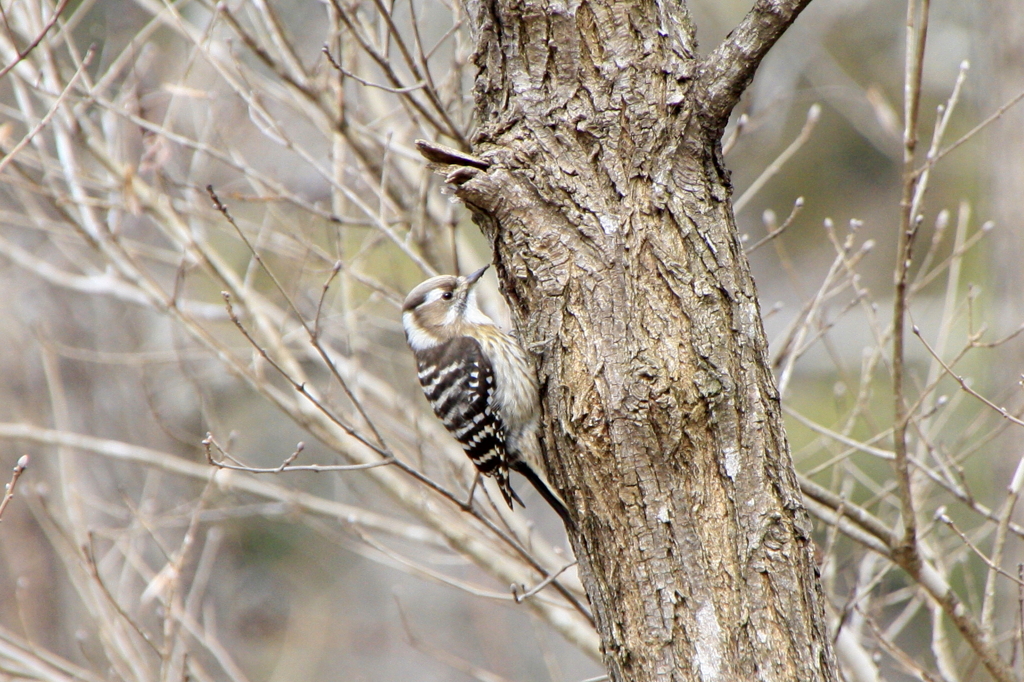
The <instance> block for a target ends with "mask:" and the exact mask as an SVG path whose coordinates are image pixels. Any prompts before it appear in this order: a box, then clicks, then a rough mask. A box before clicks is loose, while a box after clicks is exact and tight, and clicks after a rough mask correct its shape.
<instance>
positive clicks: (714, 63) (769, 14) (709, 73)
mask: <svg viewBox="0 0 1024 682" xmlns="http://www.w3.org/2000/svg"><path fill="white" fill-rule="evenodd" d="M810 2H811V0H758V1H757V2H756V3H755V4H754V6H753V7H752V8H751V10H750V11H749V12H748V13H747V16H745V17H743V21H741V22H740V24H739V26H737V27H736V28H735V29H733V31H732V32H731V33H730V34H729V35H728V36H726V38H725V40H723V41H722V44H721V45H719V46H718V47H716V48H715V51H714V52H712V53H711V54H710V55H708V57H707V58H706V59H705V60H704V64H703V68H702V69H701V75H700V77H699V80H700V85H701V88H702V90H703V96H702V97H700V98H699V102H700V106H701V108H702V113H703V114H704V117H705V118H707V119H710V120H711V121H715V122H717V123H720V124H721V126H722V127H724V126H725V121H726V120H727V119H728V118H729V114H730V112H732V109H733V107H734V106H736V103H737V102H739V101H740V95H742V94H743V91H744V90H745V89H746V87H747V86H748V85H749V84H750V81H751V80H753V78H754V72H755V71H757V67H758V65H759V64H760V63H761V60H762V59H764V56H765V55H766V54H767V53H768V50H770V49H771V47H772V46H773V45H774V44H775V42H776V41H777V40H778V39H779V38H780V37H781V36H782V34H783V33H784V32H785V31H786V29H787V28H789V26H790V25H791V24H792V23H793V22H794V21H796V18H797V16H798V15H799V14H800V12H802V11H803V9H804V8H805V7H807V5H809V4H810Z"/></svg>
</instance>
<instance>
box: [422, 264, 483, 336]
mask: <svg viewBox="0 0 1024 682" xmlns="http://www.w3.org/2000/svg"><path fill="white" fill-rule="evenodd" d="M487 267H488V266H486V265H485V266H484V267H482V268H480V269H479V270H477V271H476V272H473V273H471V274H469V275H466V276H465V277H455V276H454V275H439V276H438V277H431V278H430V279H428V280H427V281H426V282H423V283H421V284H420V285H419V286H417V287H416V288H415V289H413V290H412V291H410V292H409V295H408V296H406V297H405V303H404V304H403V305H402V325H403V326H404V327H405V336H406V338H407V339H408V340H409V345H410V346H412V348H413V350H424V349H426V348H432V347H434V346H436V345H438V344H441V343H444V342H445V341H448V340H450V339H452V338H454V337H456V336H460V335H463V334H464V333H465V328H466V325H474V324H491V325H493V324H494V322H493V321H492V320H491V318H489V317H487V315H486V314H484V312H483V311H481V310H480V308H479V307H478V306H477V303H476V291H475V290H474V287H475V286H476V283H477V282H478V281H479V280H480V277H481V276H483V274H484V272H485V271H486V270H487Z"/></svg>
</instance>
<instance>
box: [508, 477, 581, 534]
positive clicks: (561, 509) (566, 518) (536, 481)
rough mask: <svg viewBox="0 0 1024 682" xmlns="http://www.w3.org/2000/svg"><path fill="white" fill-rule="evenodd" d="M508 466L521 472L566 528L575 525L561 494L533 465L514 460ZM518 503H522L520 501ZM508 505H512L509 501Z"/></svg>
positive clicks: (517, 498)
mask: <svg viewBox="0 0 1024 682" xmlns="http://www.w3.org/2000/svg"><path fill="white" fill-rule="evenodd" d="M509 466H510V467H511V468H512V470H513V471H515V472H517V473H519V474H522V476H523V477H524V478H525V479H526V480H527V481H529V482H530V484H531V485H532V486H533V487H534V488H536V489H537V492H539V493H540V496H541V497H543V498H544V501H545V502H547V503H548V504H549V505H551V508H552V509H554V510H555V511H556V512H558V515H559V516H560V517H562V523H564V524H565V526H566V528H570V529H571V528H575V527H576V524H575V522H574V521H573V520H572V517H571V516H570V515H569V508H568V507H567V506H566V505H565V501H564V500H562V498H561V496H560V495H559V494H558V493H556V492H555V491H554V489H553V488H552V487H551V484H550V483H548V481H547V480H546V479H545V478H544V477H543V476H541V475H540V474H538V473H537V472H536V471H534V470H533V467H531V466H530V465H529V464H528V463H527V462H525V461H522V460H520V461H518V462H514V463H512V464H510V465H509ZM509 490H512V488H511V486H510V487H509ZM512 494H513V495H515V492H514V491H513V492H512ZM516 500H519V497H518V496H516ZM519 504H523V503H522V502H521V501H520V502H519ZM509 506H510V507H511V506H512V503H511V502H509ZM524 506H525V505H524Z"/></svg>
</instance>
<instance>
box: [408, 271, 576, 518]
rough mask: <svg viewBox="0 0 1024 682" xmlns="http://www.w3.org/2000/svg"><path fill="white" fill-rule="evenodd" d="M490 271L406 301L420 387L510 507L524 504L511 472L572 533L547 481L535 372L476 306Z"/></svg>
mask: <svg viewBox="0 0 1024 682" xmlns="http://www.w3.org/2000/svg"><path fill="white" fill-rule="evenodd" d="M485 270H487V266H486V265H485V266H484V267H482V268H480V269H479V270H477V271H476V272H474V273H472V274H470V275H467V276H465V277H454V276H452V275H441V276H439V277H433V278H431V279H428V280H427V281H425V282H423V283H422V284H420V285H419V286H417V287H416V288H415V289H413V290H412V291H410V292H409V295H408V296H407V297H406V299H405V303H404V304H403V305H402V325H403V326H404V327H405V338H406V340H407V341H408V342H409V347H410V348H412V352H413V355H414V356H415V357H416V367H417V371H418V374H419V380H420V385H421V386H422V387H423V393H424V395H426V397H427V400H428V401H429V402H430V406H431V407H432V408H433V409H434V414H436V415H437V418H438V419H440V420H441V422H442V423H443V424H444V426H445V428H446V429H448V431H449V432H450V433H451V434H452V435H453V436H454V437H455V440H457V441H459V444H460V445H462V449H463V450H465V451H466V455H468V456H469V459H470V460H471V461H472V462H473V464H474V465H476V468H477V470H479V472H480V473H481V474H483V475H484V476H490V477H492V478H494V479H495V481H497V483H498V488H499V490H501V494H502V496H503V497H504V498H505V502H506V503H507V504H508V506H509V509H512V508H513V506H512V501H513V500H515V501H516V502H518V503H519V504H520V506H525V505H523V501H522V500H521V499H519V496H518V495H517V494H516V492H515V490H513V489H512V485H511V484H510V483H509V477H508V476H509V470H512V471H516V472H518V473H520V474H522V475H523V476H524V477H525V478H526V480H528V481H529V482H530V483H531V484H533V487H535V488H536V489H537V491H538V492H539V493H540V494H541V496H542V497H543V498H544V500H545V501H547V503H548V504H550V505H551V506H552V507H553V508H554V510H555V511H556V512H558V515H559V516H561V517H562V521H563V522H564V523H565V524H566V525H567V526H569V527H572V525H573V522H572V519H571V517H570V516H569V511H568V509H567V508H566V506H565V502H563V501H562V498H561V497H559V496H558V494H557V493H556V492H555V491H554V490H553V489H552V488H551V486H550V484H549V483H548V481H547V479H546V477H545V475H544V471H545V470H544V466H543V459H542V456H541V452H540V441H539V439H538V436H537V434H538V430H539V428H540V395H539V393H538V389H537V379H536V377H535V375H534V371H533V366H532V365H531V364H530V360H529V358H527V355H526V351H524V350H523V348H522V346H520V345H519V342H518V341H516V340H515V339H514V338H512V337H511V336H509V335H508V334H506V333H505V332H503V331H501V330H500V329H499V328H498V326H497V325H496V324H494V320H492V319H491V318H490V317H488V316H487V315H486V314H485V313H484V312H483V311H482V310H480V308H479V306H478V305H477V302H476V291H475V290H474V286H475V285H476V283H477V282H478V281H479V280H480V277H481V276H482V275H483V274H484V271H485Z"/></svg>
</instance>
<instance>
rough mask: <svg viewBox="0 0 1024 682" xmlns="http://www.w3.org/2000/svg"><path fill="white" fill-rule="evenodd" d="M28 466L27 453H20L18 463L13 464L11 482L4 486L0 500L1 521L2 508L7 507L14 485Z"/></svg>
mask: <svg viewBox="0 0 1024 682" xmlns="http://www.w3.org/2000/svg"><path fill="white" fill-rule="evenodd" d="M27 468H28V455H22V456H21V457H19V458H18V463H17V464H15V465H14V473H13V474H12V475H11V482H10V483H8V484H7V485H5V486H4V497H3V499H2V500H0V521H3V516H4V510H5V509H7V505H8V504H10V503H11V500H12V499H14V486H16V485H18V479H19V478H21V475H22V474H23V473H25V469H27Z"/></svg>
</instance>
